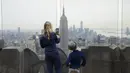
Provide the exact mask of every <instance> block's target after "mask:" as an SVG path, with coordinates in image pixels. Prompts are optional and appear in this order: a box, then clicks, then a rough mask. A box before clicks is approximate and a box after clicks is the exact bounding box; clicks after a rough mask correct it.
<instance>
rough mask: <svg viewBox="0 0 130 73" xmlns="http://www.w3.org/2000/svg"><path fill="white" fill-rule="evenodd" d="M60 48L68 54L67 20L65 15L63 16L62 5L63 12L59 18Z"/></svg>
mask: <svg viewBox="0 0 130 73" xmlns="http://www.w3.org/2000/svg"><path fill="white" fill-rule="evenodd" d="M60 36H61V40H60V48H62V49H63V51H64V52H65V53H66V54H68V21H67V17H66V16H65V8H64V7H63V14H62V16H61V18H60Z"/></svg>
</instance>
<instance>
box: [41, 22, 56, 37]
mask: <svg viewBox="0 0 130 73" xmlns="http://www.w3.org/2000/svg"><path fill="white" fill-rule="evenodd" d="M47 25H49V26H50V30H49V32H53V29H52V24H51V23H50V22H49V21H46V22H45V24H44V29H42V31H41V33H42V34H44V35H47V30H48V29H47V28H46V27H47ZM48 38H49V37H48Z"/></svg>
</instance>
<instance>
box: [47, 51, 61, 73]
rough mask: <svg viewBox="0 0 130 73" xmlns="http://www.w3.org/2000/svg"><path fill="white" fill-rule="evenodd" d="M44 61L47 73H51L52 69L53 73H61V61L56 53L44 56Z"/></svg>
mask: <svg viewBox="0 0 130 73" xmlns="http://www.w3.org/2000/svg"><path fill="white" fill-rule="evenodd" d="M45 61H46V65H47V70H48V73H53V72H54V71H53V68H54V69H55V73H61V61H60V56H59V53H58V52H54V53H48V54H46V55H45Z"/></svg>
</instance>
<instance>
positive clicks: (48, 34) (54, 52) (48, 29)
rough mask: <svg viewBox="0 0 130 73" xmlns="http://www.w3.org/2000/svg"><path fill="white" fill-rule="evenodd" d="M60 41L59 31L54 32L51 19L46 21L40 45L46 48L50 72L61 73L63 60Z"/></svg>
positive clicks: (46, 58) (46, 59)
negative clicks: (58, 47) (59, 45)
mask: <svg viewBox="0 0 130 73" xmlns="http://www.w3.org/2000/svg"><path fill="white" fill-rule="evenodd" d="M59 42H60V38H59V36H58V34H57V33H55V32H53V30H52V25H51V23H50V22H49V21H47V22H45V24H44V29H43V30H42V35H41V37H40V45H41V47H42V48H45V61H46V65H47V70H48V73H53V67H54V68H55V73H61V61H60V56H59V53H58V49H57V47H56V44H58V43H59Z"/></svg>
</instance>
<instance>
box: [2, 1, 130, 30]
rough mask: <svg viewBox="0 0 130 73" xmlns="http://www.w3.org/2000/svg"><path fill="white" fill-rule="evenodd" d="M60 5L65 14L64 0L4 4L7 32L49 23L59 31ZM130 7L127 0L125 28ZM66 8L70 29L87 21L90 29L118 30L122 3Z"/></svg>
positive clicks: (69, 4) (85, 3) (70, 3)
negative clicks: (119, 10) (119, 4)
mask: <svg viewBox="0 0 130 73" xmlns="http://www.w3.org/2000/svg"><path fill="white" fill-rule="evenodd" d="M57 1H61V2H60V4H61V5H59V6H60V10H58V11H60V14H62V8H63V4H62V3H63V0H37V1H36V0H3V25H4V29H16V28H17V27H21V29H42V27H43V24H44V22H45V21H46V20H49V21H51V22H52V24H53V25H54V26H53V27H54V28H55V27H56V22H57V19H56V18H58V19H60V16H61V15H59V16H58V17H56V15H57V13H56V12H57V11H56V10H57V8H56V7H57V5H56V4H57ZM77 5H78V6H77ZM129 5H130V1H128V0H124V5H123V6H124V9H123V10H124V23H123V24H124V27H127V26H130V22H129V16H128V15H129V13H130V11H129V7H130V6H129ZM64 7H65V9H66V11H65V13H66V16H67V18H68V26H69V27H70V26H72V25H73V24H75V27H80V21H83V23H84V27H86V28H106V27H108V28H117V20H118V17H117V16H118V15H117V13H118V0H114V1H113V0H98V1H97V0H91V1H87V0H80V1H74V0H71V1H70V0H64ZM126 16H127V17H126ZM59 22H60V21H59ZM59 22H58V23H59ZM32 25H33V27H32ZM110 25H111V26H110ZM58 26H59V25H58ZM30 27H31V28H30Z"/></svg>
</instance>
